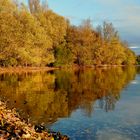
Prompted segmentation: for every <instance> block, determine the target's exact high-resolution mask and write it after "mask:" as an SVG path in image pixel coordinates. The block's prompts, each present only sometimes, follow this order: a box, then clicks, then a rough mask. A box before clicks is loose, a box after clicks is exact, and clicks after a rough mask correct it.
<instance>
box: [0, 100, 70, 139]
mask: <svg viewBox="0 0 140 140" xmlns="http://www.w3.org/2000/svg"><path fill="white" fill-rule="evenodd" d="M0 137H1V138H3V139H12V138H13V139H40V140H55V138H56V137H59V138H60V140H69V138H68V137H67V136H66V135H61V134H60V133H59V132H53V131H47V130H46V128H45V126H43V125H35V126H34V125H32V124H30V123H27V122H25V121H24V120H23V119H21V118H20V116H19V114H18V113H17V112H16V111H15V109H12V110H11V109H8V108H7V106H6V103H5V102H2V101H1V100H0Z"/></svg>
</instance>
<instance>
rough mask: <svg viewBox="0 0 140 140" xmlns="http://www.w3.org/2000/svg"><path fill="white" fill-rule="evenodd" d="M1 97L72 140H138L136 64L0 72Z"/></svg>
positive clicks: (138, 75) (25, 115) (139, 104)
mask: <svg viewBox="0 0 140 140" xmlns="http://www.w3.org/2000/svg"><path fill="white" fill-rule="evenodd" d="M0 98H1V99H2V100H7V103H8V106H9V107H10V108H16V109H17V111H18V112H19V113H20V115H21V116H22V117H23V118H25V119H29V120H30V122H32V123H34V124H40V123H45V124H46V127H47V128H49V129H52V130H54V131H60V132H62V133H63V134H67V135H68V136H70V138H71V139H72V140H140V67H128V68H125V67H123V68H121V67H119V68H108V69H103V68H102V69H92V70H91V69H88V70H75V71H70V70H69V71H68V70H67V71H65V70H56V71H51V72H37V73H18V74H11V73H5V74H0Z"/></svg>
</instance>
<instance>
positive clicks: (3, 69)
mask: <svg viewBox="0 0 140 140" xmlns="http://www.w3.org/2000/svg"><path fill="white" fill-rule="evenodd" d="M127 66H129V65H96V66H95V65H91V66H78V65H73V66H59V67H0V73H22V72H25V73H26V72H27V73H28V72H45V71H53V70H61V69H64V70H78V69H81V70H84V69H98V68H103V69H106V68H116V67H127ZM130 66H140V65H130Z"/></svg>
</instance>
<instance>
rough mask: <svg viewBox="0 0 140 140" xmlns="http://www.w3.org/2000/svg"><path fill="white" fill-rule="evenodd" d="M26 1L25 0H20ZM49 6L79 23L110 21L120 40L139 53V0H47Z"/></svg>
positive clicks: (94, 23) (72, 21)
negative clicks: (86, 20) (87, 20)
mask: <svg viewBox="0 0 140 140" xmlns="http://www.w3.org/2000/svg"><path fill="white" fill-rule="evenodd" d="M20 1H24V2H26V1H27V0H20ZM47 2H48V5H49V8H50V9H52V10H53V11H54V12H56V13H58V14H60V15H62V16H65V17H66V18H68V19H69V20H70V21H71V23H72V24H74V25H79V24H80V23H81V22H82V21H83V20H84V19H87V18H90V19H91V21H92V23H93V27H94V28H96V26H97V25H102V23H103V22H104V21H108V22H112V23H113V25H114V27H115V28H116V29H117V30H118V31H119V35H120V36H121V38H122V40H126V41H127V42H128V43H129V45H130V48H131V49H133V50H134V51H135V52H136V54H140V0H47Z"/></svg>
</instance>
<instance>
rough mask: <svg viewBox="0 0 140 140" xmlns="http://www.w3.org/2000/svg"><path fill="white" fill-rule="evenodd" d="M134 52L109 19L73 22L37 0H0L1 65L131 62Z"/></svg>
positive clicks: (120, 63) (127, 63)
mask: <svg viewBox="0 0 140 140" xmlns="http://www.w3.org/2000/svg"><path fill="white" fill-rule="evenodd" d="M135 63H136V56H135V54H134V52H132V51H131V50H130V49H129V48H128V45H127V43H124V42H122V41H121V40H120V37H119V35H118V32H117V31H116V30H115V28H114V27H113V25H112V24H111V23H107V22H104V23H103V26H98V27H97V28H96V29H94V28H93V26H92V24H91V21H90V19H87V20H85V21H83V22H82V24H81V25H79V26H73V25H71V24H70V22H69V21H68V20H67V19H65V18H64V17H62V16H60V15H58V14H56V13H54V12H53V11H52V10H50V9H49V8H48V6H47V3H45V2H44V3H43V4H41V3H40V1H39V0H29V6H28V7H27V6H25V5H24V4H23V3H21V4H19V3H18V2H13V1H12V0H0V66H3V67H7V66H48V65H53V66H73V65H79V66H91V65H122V64H123V65H130V64H135Z"/></svg>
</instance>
